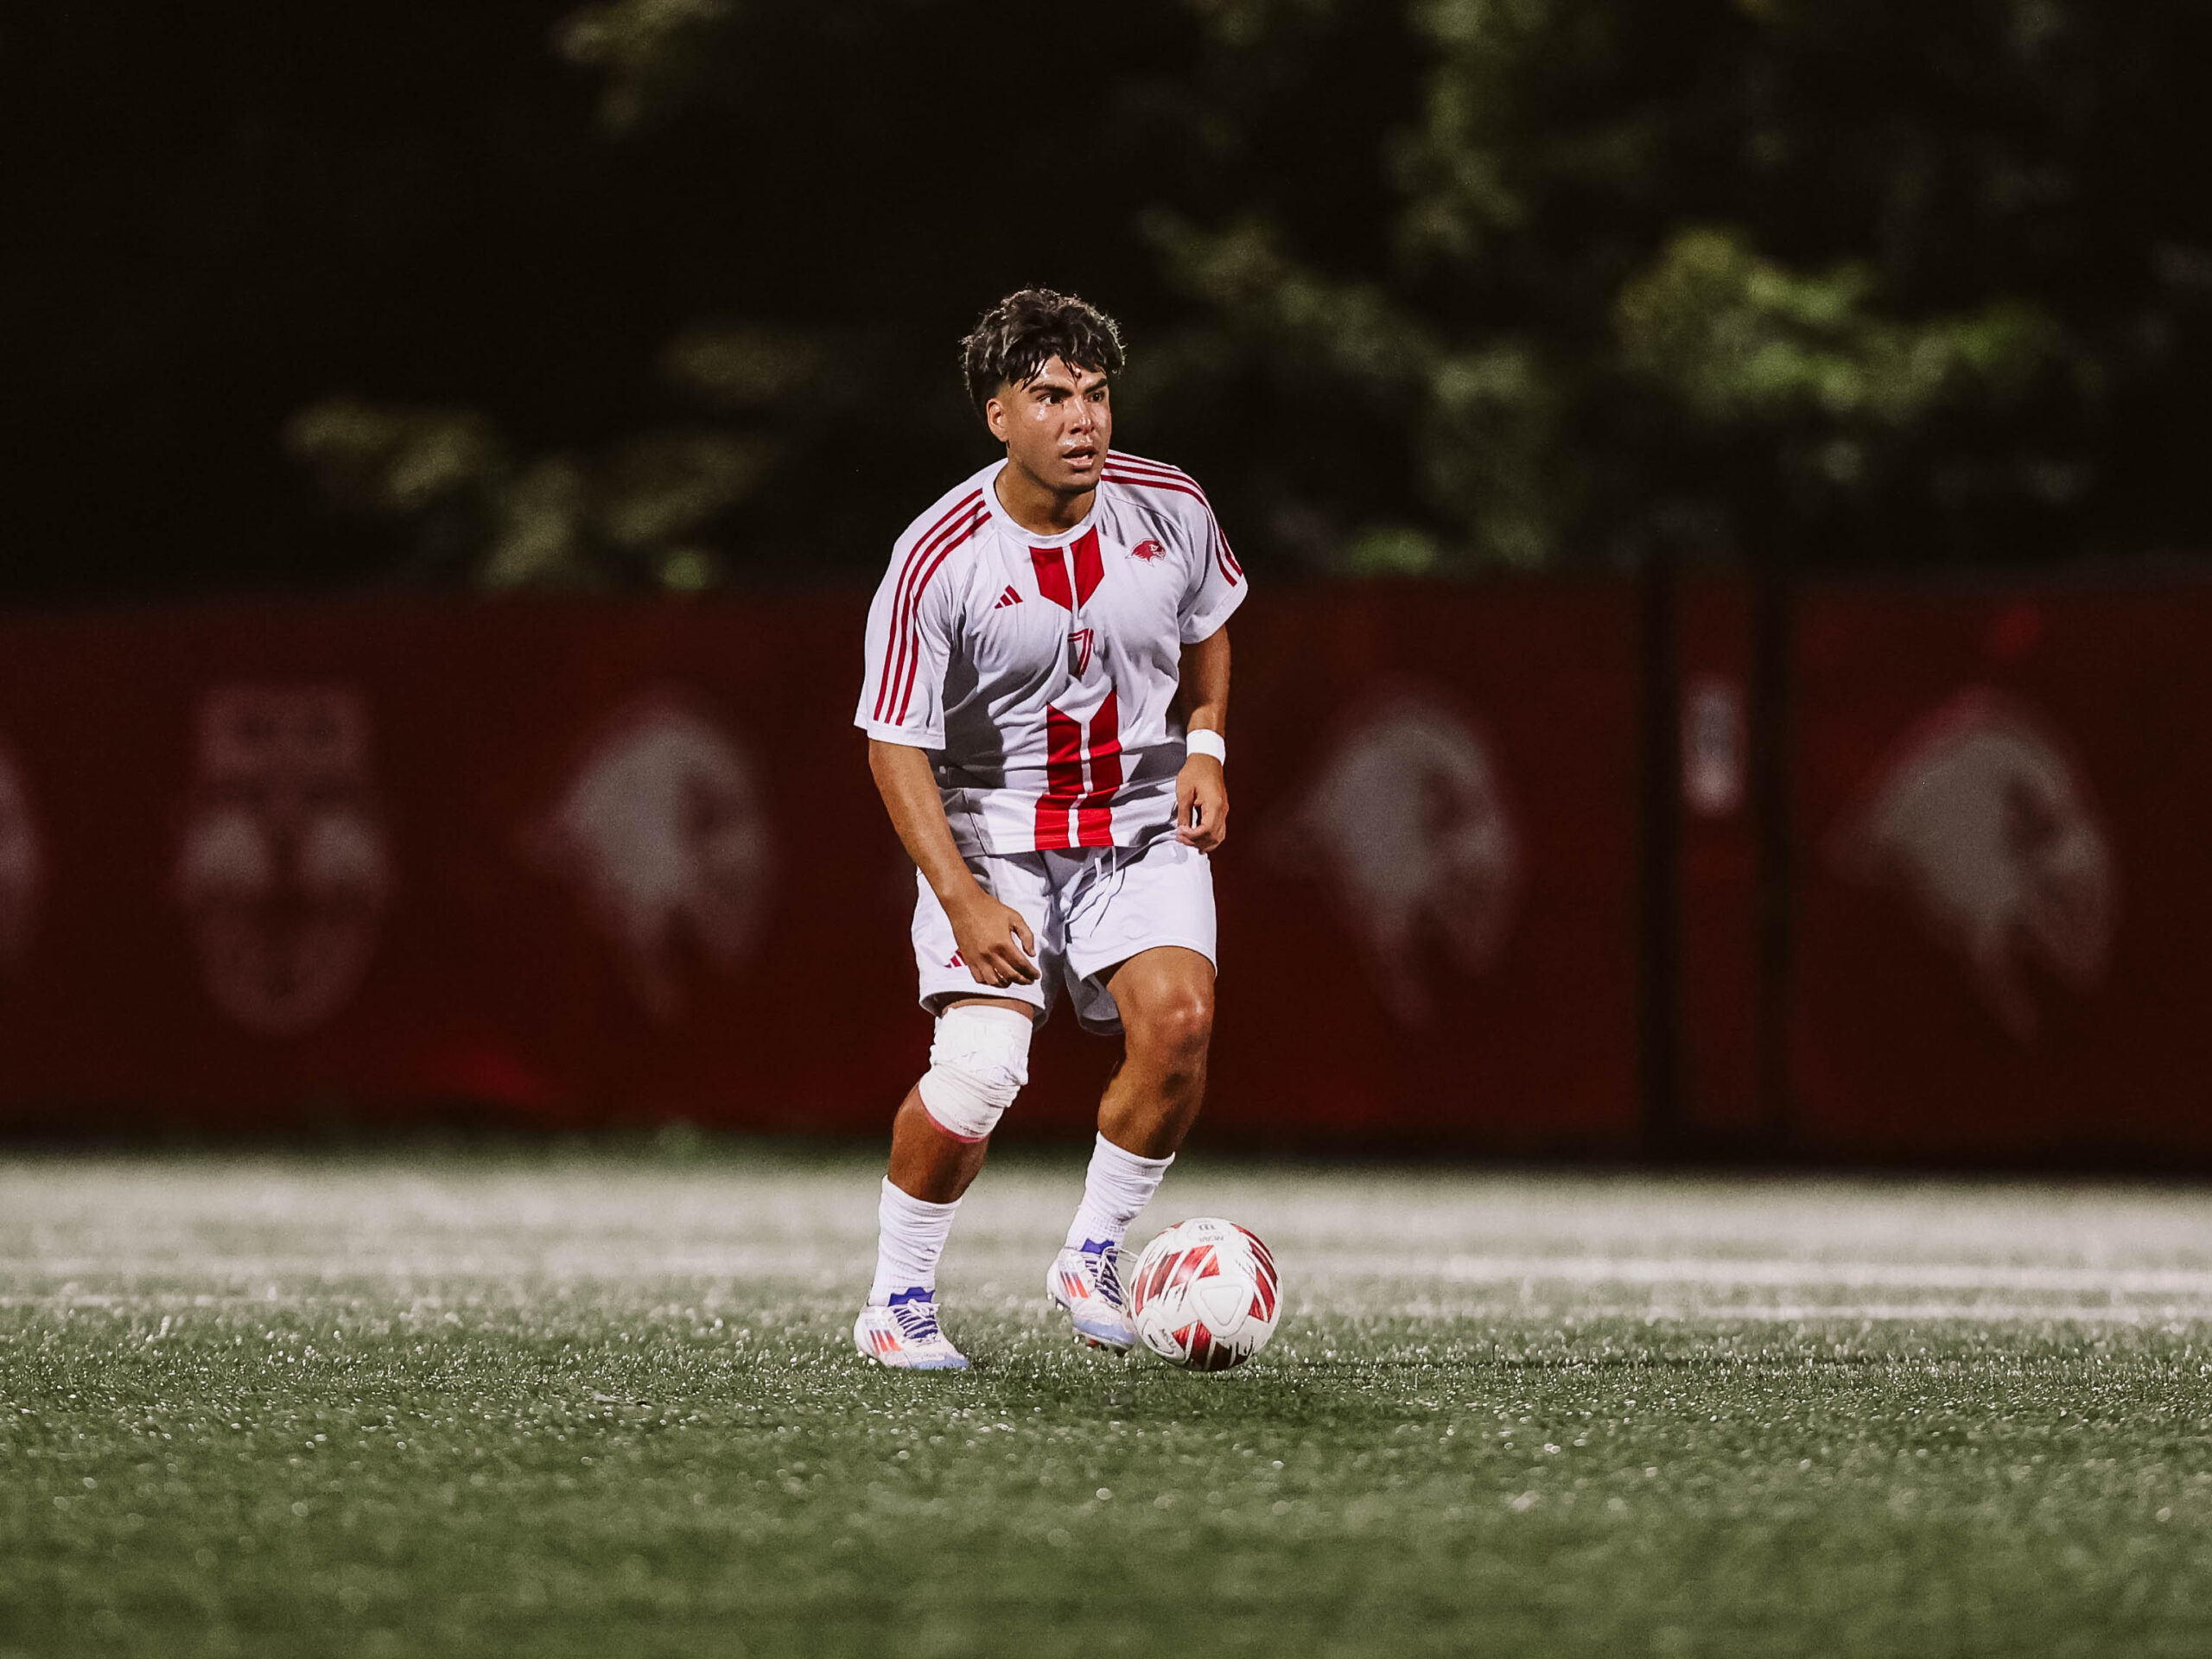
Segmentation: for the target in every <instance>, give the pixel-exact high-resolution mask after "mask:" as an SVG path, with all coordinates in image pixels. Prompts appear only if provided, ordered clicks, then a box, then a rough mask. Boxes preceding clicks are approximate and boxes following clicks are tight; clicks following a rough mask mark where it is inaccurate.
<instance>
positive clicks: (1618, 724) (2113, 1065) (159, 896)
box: [0, 0, 2212, 1166]
mask: <svg viewBox="0 0 2212 1659" xmlns="http://www.w3.org/2000/svg"><path fill="white" fill-rule="evenodd" d="M2208 59H2212V9H2208V8H2206V7H2205V6H2203V5H2202V3H2196V0H2094V3H2093V0H1967V3H1961V4H1957V5H1951V6H1940V7H1931V6H1927V5H1912V4H1904V3H1900V0H1838V3H1829V4H1811V3H1799V0H1636V3H1627V0H1621V3H1610V0H1599V3H1580V0H1127V3H1123V4H1121V5H1117V6H1115V7H1112V8H1109V9H1108V10H1103V11H1101V10H1096V9H1093V10H1087V11H1063V12H1050V11H1039V10H1035V9H1029V10H1018V9H1014V10H1010V9H1009V8H1007V7H1006V6H1004V5H1003V4H1000V3H995V0H899V3H878V0H825V3H822V4H818V5H811V6H805V7H792V6H785V5H774V4H764V3H753V0H481V3H475V4H470V5H466V6H457V5H454V4H451V3H448V0H390V3H387V4H384V5H379V6H375V7H338V8H332V7H316V6H304V7H303V6H298V5H280V4H277V3H273V0H223V3H217V4H213V5H207V6H200V7H192V8H175V7H172V8H152V9H149V8H147V7H144V6H143V5H132V4H127V3H124V0H73V3H71V4H69V5H67V6H42V7H41V6H17V7H14V8H10V9H7V10H4V11H0V156H4V158H5V164H4V166H0V222H4V224H5V226H6V231H7V233H6V235H5V236H4V237H0V364H4V365H5V368H6V376H7V391H8V398H9V408H10V413H11V415H13V416H15V419H14V420H13V422H12V423H11V431H10V444H9V449H8V455H9V461H10V467H9V479H8V487H7V488H6V489H5V490H4V491H0V553H4V557H0V606H4V607H6V610H5V612H4V613H3V614H4V618H5V620H0V1122H4V1123H5V1124H7V1125H12V1126H14V1127H15V1128H18V1129H22V1130H29V1129H33V1128H92V1127H104V1126H121V1125H130V1124H140V1125H171V1126H189V1125H204V1126H209V1127H214V1126H228V1127H232V1128H244V1127H249V1126H251V1127H262V1126H271V1125H285V1124H290V1125H297V1124H302V1123H309V1122H317V1123H320V1122H368V1123H394V1122H411V1121H420V1120H424V1119H428V1118H433V1117H435V1118H441V1119H449V1118H452V1117H454V1116H473V1117H476V1118H480V1119H489V1120H490V1121H494V1122H518V1123H531V1124H544V1125H559V1124H588V1123H607V1122H646V1121H655V1120H661V1119H666V1118H671V1117H683V1118H688V1119H696V1120H697V1121H700V1122H717V1123H729V1124H740V1125H745V1126H748V1127H754V1128H765V1129H804V1130H834V1131H847V1132H856V1131H861V1130H867V1131H869V1132H874V1131H876V1130H878V1129H880V1126H881V1124H882V1122H883V1121H884V1116H885V1114H886V1113H887V1110H888V1108H889V1105H890V1103H891V1102H892V1100H893V1097H894V1096H896V1095H897V1093H898V1092H899V1090H901V1089H903V1088H904V1087H905V1085H906V1081H907V1080H908V1079H909V1078H910V1077H911V1076H912V1073H913V1071H914V1070H915V1068H916V1067H917V1066H918V1064H919V1063H920V1057H921V1055H922V1052H923V1050H924V1046H925V1027H924V1025H923V1023H922V1021H921V1020H919V1019H918V1017H917V1016H916V1015H914V1014H912V1013H911V1012H908V1013H901V1012H900V1010H901V1009H902V1008H906V1007H908V1005H909V999H910V996H911V980H910V976H909V969H908V965H907V963H906V946H905V944H904V938H905V935H904V918H905V915H906V908H907V906H908V904H909V903H910V901H911V875H910V874H909V873H908V872H906V870H905V869H904V868H903V866H902V864H901V861H900V857H899V853H898V850H897V849H896V847H895V846H894V844H893V842H892V840H891V838H890V836H889V834H888V832H887V830H886V829H885V828H884V827H883V825H882V823H881V817H880V810H879V809H878V807H877V805H876V804H875V802H874V798H873V797H872V794H871V792H870V791H869V790H868V785H867V780H866V776H865V772H864V769H863V767H862V766H861V759H860V756H859V753H858V751H857V748H856V747H855V746H856V743H857V739H856V738H855V735H854V734H853V733H852V732H851V730H850V728H849V726H848V725H847V723H846V719H847V714H848V710H849V699H850V697H851V695H852V691H853V678H854V674H855V661H856V644H855V641H856V639H857V631H858V626H859V618H860V612H861V598H860V596H859V592H858V590H859V589H860V588H861V587H862V586H863V585H864V584H866V583H867V582H872V581H873V580H874V578H875V576H876V575H878V574H879V573H880V569H881V568H882V561H883V558H884V556H885V554H886V552H887V549H888V546H889V543H890V541H891V538H892V537H893V535H894V534H895V533H896V531H898V529H899V526H900V525H902V524H904V523H906V520H907V518H908V517H909V516H910V515H911V514H912V512H913V511H914V510H915V508H916V507H917V506H918V505H919V504H920V503H922V502H925V501H928V500H930V499H933V498H934V497H935V496H936V495H937V493H938V492H939V491H940V490H941V489H942V488H943V487H944V484H945V482H946V480H949V479H952V478H957V477H960V476H963V475H964V474H967V473H969V472H970V471H972V470H973V469H974V467H976V465H978V464H979V463H980V461H981V460H982V458H983V456H984V454H986V453H987V448H985V447H984V446H983V444H982V438H981V436H980V435H979V433H978V430H977V429H976V423H975V420H974V416H973V413H972V411H971V410H969V408H968V406H967V404H966V400H965V398H964V397H963V395H962V390H961V387H960V385H959V384H958V379H957V375H956V373H955V372H954V364H953V356H954V353H953V343H954V341H956V340H957V339H958V338H959V336H960V335H961V334H962V333H963V331H964V330H965V329H966V328H967V327H969V325H970V324H971V323H972V321H973V320H974V319H975V318H976V316H977V315H979V314H980V313H981V312H982V310H983V309H984V308H986V307H987V306H988V305H989V304H990V303H991V302H993V301H994V300H995V299H996V298H997V297H998V296H1000V295H1001V294H1003V293H1005V292H1007V290H1009V289H1013V288H1015V287H1017V286H1020V285H1022V284H1025V283H1037V282H1044V283H1052V284H1055V285H1058V286H1060V287H1064V288H1067V289H1072V290H1075V291H1078V292H1081V293H1083V294H1084V295H1085V296H1087V297H1089V298H1090V299H1092V300H1094V301H1096V302H1099V303H1100V304H1102V305H1103V306H1104V307H1106V308H1108V309H1109V310H1110V311H1111V312H1113V313H1114V314H1115V315H1116V316H1118V317H1119V318H1120V319H1121V321H1122V323H1123V324H1124V325H1125V326H1126V327H1127V329H1128V334H1129V337H1130V344H1131V354H1130V359H1129V368H1128V373H1127V374H1126V375H1125V376H1124V377H1123V378H1122V379H1121V380H1120V381H1119V382H1118V383H1117V385H1116V391H1115V398H1116V410H1117V419H1118V422H1119V426H1118V429H1117V435H1118V437H1119V440H1120V441H1121V442H1122V443H1123V444H1125V445H1126V447H1128V448H1132V449H1135V450H1136V451H1138V452H1140V453H1143V454H1154V455H1159V456H1162V457H1164V458H1166V459H1168V460H1171V461H1174V462H1176V463H1178V464H1179V465H1182V466H1185V467H1189V468H1190V469H1191V470H1192V471H1193V472H1194V473H1196V474H1198V476H1199V477H1200V478H1202V479H1203V480H1205V483H1206V486H1207V488H1208V490H1209V493H1210V494H1211V498H1212V499H1213V500H1214V502H1215V503H1216V504H1217V505H1218V506H1219V508H1220V510H1221V512H1222V517H1223V520H1224V524H1225V526H1226V527H1227V529H1228V531H1229V532H1230V535H1231V536H1232V537H1234V538H1235V540H1236V544H1237V548H1238V551H1239V554H1240V556H1241V557H1242V558H1243V561H1244V563H1245V564H1246V565H1247V567H1248V568H1249V569H1250V570H1251V571H1252V572H1253V574H1254V577H1255V589H1256V596H1255V600H1254V601H1253V603H1252V605H1251V607H1249V610H1248V612H1247V613H1245V614H1244V615H1243V617H1241V618H1240V620H1239V623H1238V627H1237V636H1236V644H1237V653H1238V686H1239V689H1238V693H1237V706H1236V728H1237V735H1236V741H1237V760H1236V780H1237V826H1236V828H1237V837H1236V842H1235V844H1234V845H1233V846H1232V848H1231V849H1230V852H1229V854H1228V855H1227V856H1226V857H1225V858H1224V860H1223V861H1222V863H1221V866H1220V871H1219V878H1220V889H1221V896H1222V902H1223V906H1224V932H1223V938H1224V949H1225V952H1226V956H1225V962H1224V966H1225V969H1226V970H1227V976H1226V977H1225V979H1224V987H1223V997H1224V1020H1223V1029H1222V1050H1221V1054H1220V1064H1219V1067H1218V1072H1217V1079H1216V1084H1215V1097H1214V1105H1213V1107H1212V1109H1211V1115H1210V1117H1209V1119H1208V1123H1207V1129H1206V1133H1208V1134H1210V1135H1215V1136H1217V1137H1219V1138H1223V1139H1230V1138H1235V1139H1239V1140H1243V1141H1250V1142H1254V1143H1259V1144H1266V1145H1281V1144H1288V1143H1292V1142H1300V1143H1329V1144H1337V1145H1350V1144H1364V1143H1379V1142H1383V1141H1394V1142H1398V1143H1402V1144H1408V1145H1417V1146H1430V1145H1445V1144H1449V1145H1453V1146H1458V1147H1466V1148H1480V1149H1490V1150H1496V1151H1507V1152H1516V1153H1526V1154H1560V1155H1579V1156H1590V1157H1614V1156H1623V1155H1637V1154H1693V1155H1702V1156H1711V1157H1725V1156H1736V1155H1742V1156H1753V1157H1761V1156H1772V1157H1802V1158H1808V1159H1810V1158H1823V1159H1853V1160H1900V1161H1923V1162H1932V1161H1944V1160H1957V1161H1966V1162H1978V1161H1979V1162H1988V1161H1999V1160H2005V1161H2048V1162H2050V1163H2052V1164H2054V1165H2056V1164H2063V1163H2068V1162H2082V1161H2101V1162H2120V1163H2130V1164H2134V1165H2138V1166H2164V1165H2171V1164H2173V1163H2176V1162H2179V1161H2190V1160H2193V1161H2196V1162H2197V1163H2199V1164H2202V1163H2203V1162H2204V1161H2205V1154H2206V1149H2207V1144H2208V1141H2209V1140H2212V1129H2208V1128H2207V1127H2206V1126H2207V1125H2208V1124H2212V1112H2207V1111H2206V1110H2205V1109H2204V1107H2205V1105H2206V1104H2207V1103H2205V1102H2204V1101H2203V1100H2202V1096H2204V1095H2205V1094H2206V1093H2207V1092H2208V1089H2212V1085H2208V1084H2206V1083H2205V1081H2204V1079H2205V1078H2206V1077H2207V1075H2208V1071H2207V1068H2206V1066H2205V1065H2203V1064H2202V1062H2201V1060H2200V1059H2199V1057H2198V1056H2197V1053H2196V1047H2197V1045H2198V1044H2199V1043H2200V1041H2202V1039H2200V1038H2199V1036H2198V1034H2197V1033H2199V1032H2200V1030H2202V1028H2203V1027H2204V1023H2205V1022H2204V1020H2202V1017H2201V1015H2200V1014H2199V1009H2200V1008H2201V1007H2202V1006H2203V1004H2204V1003H2205V1001H2206V1000H2207V997H2206V993H2207V990H2208V988H2212V987H2208V977H2212V964H2208V962H2207V951H2208V946H2207V944H2206V943H2205V942H2206V941H2207V939H2208V938H2212V891H2208V889H2212V857H2208V856H2207V855H2206V854H2205V852H2204V850H2203V842H2204V838H2205V836H2204V826H2205V825H2206V824H2207V823H2208V810H2207V809H2208V806H2212V803H2207V802H2206V801H2204V800H2203V799H2202V795H2203V794H2204V792H2205V787H2204V785H2202V784H2201V783H2200V781H2199V773H2200V772H2201V770H2202V768H2201V767H2200V766H2198V765H2197V764H2196V757H2198V756H2200V755H2202V753H2204V752H2205V750H2204V739H2205V736H2206V734H2204V733H2203V732H2202V731H2200V729H2199V728H2200V727H2201V726H2202V724H2203V723H2204V722H2205V721H2207V720H2208V719H2212V715H2208V714H2207V713H2206V710H2207V709H2208V706H2212V700H2208V697H2207V696H2206V692H2207V690H2208V687H2207V686H2206V685H2205V684H2204V683H2202V680H2203V677H2204V676H2205V674H2206V672H2207V671H2206V669H2205V668H2204V667H2203V666H2202V664H2204V663H2205V662H2206V661H2207V660H2208V659H2212V652H2209V651H2208V650H2207V649H2206V647H2207V646H2208V645H2212V601H2208V594H2212V579H2208V578H2207V576H2206V575H2205V574H2204V572H2203V570H2202V569H2198V568H2193V567H2190V566H2188V565H2186V564H2183V563H2168V564H2164V565H2154V564H2152V563H2145V560H2146V559H2147V558H2149V557H2150V556H2153V555H2157V554H2158V553H2159V551H2160V550H2172V549H2203V548H2207V547H2212V468H2208V467H2206V466H2205V465H2204V462H2203V457H2204V456H2205V455H2206V454H2207V453H2212V399H2207V398H2206V397H2205V396H2204V394H2203V388H2204V386H2205V385H2206V384H2207V383H2208V380H2212V192H2208V191H2207V190H2206V189H2205V188H2204V185H2203V181H2202V168H2200V167H2197V166H2196V165H2194V164H2193V163H2192V162H2191V159H2190V158H2191V157H2193V156H2195V155H2196V153H2197V151H2198V150H2199V149H2202V139H2201V136H2200V131H2201V128H2202V88H2201V86H2200V82H2201V80H2202V72H2201V66H2202V64H2203V63H2205V62H2206V61H2207V60H2208ZM492 594H499V595H500V597H499V598H498V599H496V600H494V599H493V598H492V597H490V595H492ZM161 607H169V608H166V609H164V608H161ZM1108 1058H1109V1056H1108V1053H1107V1051H1106V1046H1103V1045H1096V1044H1092V1045H1084V1044H1081V1043H1079V1042H1077V1040H1076V1039H1074V1037H1073V1035H1072V1033H1069V1032H1064V1031H1057V1030H1056V1031H1055V1032H1054V1033H1052V1034H1051V1035H1050V1036H1049V1037H1048V1038H1047V1039H1046V1042H1045V1044H1044V1048H1043V1052H1042V1053H1041V1054H1040V1057H1039V1080H1040V1084H1041V1085H1042V1086H1040V1087H1039V1088H1038V1089H1037V1090H1034V1091H1033V1095H1032V1096H1031V1098H1030V1099H1029V1100H1028V1101H1027V1102H1026V1103H1025V1105H1024V1107H1023V1109H1022V1111H1021V1112H1020V1114H1018V1115H1017V1118H1016V1127H1017V1128H1019V1129H1020V1131H1022V1132H1033V1133H1055V1132H1063V1131H1065V1132H1070V1133H1072V1132H1074V1131H1076V1130H1077V1128H1078V1127H1079V1126H1080V1124H1081V1123H1082V1122H1083V1121H1084V1115H1085V1112H1086V1110H1087V1103H1088V1099H1089V1096H1090V1085H1091V1084H1094V1083H1095V1082H1096V1079H1097V1077H1098V1075H1099V1074H1100V1072H1102V1071H1103V1068H1104V1067H1105V1065H1107V1063H1108Z"/></svg>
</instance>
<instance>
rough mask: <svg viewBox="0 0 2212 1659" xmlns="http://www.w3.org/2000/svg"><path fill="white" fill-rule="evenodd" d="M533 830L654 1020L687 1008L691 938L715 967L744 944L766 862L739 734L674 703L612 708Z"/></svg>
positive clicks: (752, 780) (764, 889)
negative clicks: (686, 976) (686, 964)
mask: <svg viewBox="0 0 2212 1659" xmlns="http://www.w3.org/2000/svg"><path fill="white" fill-rule="evenodd" d="M530 839H531V844H532V845H533V847H534V848H535V849H536V851H537V855H538V856H539V857H540V859H541V860H542V861H543V862H544V863H545V864H546V865H548V866H549V867H550V868H552V869H554V870H555V871H556V872H557V873H558V874H560V875H561V876H562V877H563V878H564V879H565V880H568V881H569V882H570V883H571V884H572V885H573V886H574V887H575V888H576V890H577V892H578V893H579V894H580V895H581V896H582V899H583V902H584V906H585V909H586V911H587V912H588V914H589V916H590V917H591V918H592V921H593V923H594V925H595V926H596V927H597V929H598V930H599V931H600V932H601V934H602V935H604V936H605V937H606V938H608V939H609V940H611V941H612V942H613V944H614V945H615V946H616V947H617V948H618V950H620V953H621V959H622V964H623V968H624V969H625V971H626V975H627V976H628V979H629V982H630V984H631V987H632V989H633V990H634V991H635V993H636V995H637V997H638V1000H639V1001H640V1002H641V1003H642V1004H644V1006H645V1010H646V1011H647V1012H648V1013H649V1014H652V1016H653V1018H655V1019H656V1020H674V1019H676V1018H677V1017H678V1016H679V1015H680V1014H682V1013H683V1007H684V1003H685V1001H686V996H685V991H684V983H683V963H684V957H685V954H686V942H687V941H688V942H689V943H690V945H692V946H694V947H696V950H697V951H698V953H699V954H700V955H702V956H703V957H705V958H706V959H707V960H708V962H709V963H711V964H713V965H715V966H717V967H721V968H732V967H734V966H736V965H737V964H738V963H741V962H742V961H743V960H745V958H746V957H747V956H748V955H749V954H750V953H751V951H752V948H753V940H754V938H755V935H756V933H757V931H758V930H759V927H760V920H761V917H762V914H763V912H764V911H765V910H766V905H767V899H768V889H769V883H770V880H771V879H772V874H773V866H774V849H773V844H772V836H771V834H770V831H769V827H768V814H767V810H766V805H765V804H764V797H763V791H762V790H761V786H760V781H759V778H758V775H757V773H756V772H755V770H754V768H753V764H752V762H751V760H749V759H748V758H747V755H746V753H745V751H744V750H743V748H742V747H740V745H739V743H738V741H737V740H736V739H735V738H734V737H733V736H732V735H731V734H729V733H728V732H727V731H725V730H724V729H723V728H721V726H719V725H718V724H716V723H715V721H712V720H710V719H709V718H708V717H707V716H706V715H703V714H702V713H700V712H699V711H698V710H696V709H694V708H692V707H691V706H690V704H688V703H687V702H684V701H683V700H682V699H681V698H679V697H677V696H672V695H669V694H655V695H652V696H645V697H642V698H640V699H639V700H638V701H637V702H633V703H631V704H630V705H629V706H628V707H626V708H625V709H622V710H621V711H620V713H618V714H617V715H614V717H613V719H612V720H610V721H608V722H607V724H606V726H605V727H603V728H601V731H600V733H599V734H598V735H597V736H596V737H594V738H593V739H592V740H591V741H588V743H587V744H586V746H585V747H584V751H583V753H582V755H581V756H580V757H579V759H578V760H576V762H575V765H574V766H572V767H571V768H570V770H569V775H568V778H567V780H566V781H565V782H564V783H563V785H561V789H560V793H559V795H558V797H557V798H556V800H555V802H554V804H553V805H552V806H551V808H550V810H548V811H547V812H546V814H545V816H544V817H543V820H542V821H541V822H540V823H539V825H538V827H537V829H536V830H535V832H534V833H533V834H532V835H531V837H530Z"/></svg>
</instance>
